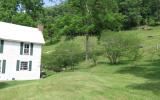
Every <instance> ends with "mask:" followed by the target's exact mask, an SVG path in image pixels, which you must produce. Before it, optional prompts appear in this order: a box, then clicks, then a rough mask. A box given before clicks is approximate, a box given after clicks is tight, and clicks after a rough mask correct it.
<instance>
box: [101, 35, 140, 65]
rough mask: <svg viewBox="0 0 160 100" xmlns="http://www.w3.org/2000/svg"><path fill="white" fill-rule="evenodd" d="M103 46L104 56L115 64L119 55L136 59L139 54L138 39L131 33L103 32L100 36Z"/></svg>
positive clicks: (118, 59)
mask: <svg viewBox="0 0 160 100" xmlns="http://www.w3.org/2000/svg"><path fill="white" fill-rule="evenodd" d="M102 42H103V45H104V47H105V56H106V57H107V58H108V59H109V61H110V63H111V64H117V63H118V62H119V61H120V58H121V57H127V58H132V60H135V59H137V57H138V55H139V44H140V40H139V39H138V38H137V37H136V36H135V35H132V34H125V33H120V32H119V33H113V32H108V34H106V33H104V35H103V38H102Z"/></svg>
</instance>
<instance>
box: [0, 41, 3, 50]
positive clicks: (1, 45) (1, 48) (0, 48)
mask: <svg viewBox="0 0 160 100" xmlns="http://www.w3.org/2000/svg"><path fill="white" fill-rule="evenodd" d="M0 43H1V44H0V53H3V45H4V40H1V42H0Z"/></svg>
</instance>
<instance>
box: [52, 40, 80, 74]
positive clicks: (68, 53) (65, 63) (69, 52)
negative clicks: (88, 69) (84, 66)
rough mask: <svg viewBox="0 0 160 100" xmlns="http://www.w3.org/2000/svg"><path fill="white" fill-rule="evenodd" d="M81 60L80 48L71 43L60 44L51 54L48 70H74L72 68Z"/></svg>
mask: <svg viewBox="0 0 160 100" xmlns="http://www.w3.org/2000/svg"><path fill="white" fill-rule="evenodd" d="M82 59H83V55H82V50H81V47H80V46H79V45H78V44H75V43H73V42H65V43H61V44H60V45H59V46H57V47H56V48H55V51H54V52H53V53H52V61H51V65H50V69H53V70H55V71H62V70H64V69H72V70H74V66H75V65H76V64H78V63H79V62H80V61H81V60H82Z"/></svg>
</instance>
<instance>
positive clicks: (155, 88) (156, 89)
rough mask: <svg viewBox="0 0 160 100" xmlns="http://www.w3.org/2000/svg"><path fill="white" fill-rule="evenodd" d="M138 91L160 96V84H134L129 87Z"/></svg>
mask: <svg viewBox="0 0 160 100" xmlns="http://www.w3.org/2000/svg"><path fill="white" fill-rule="evenodd" d="M127 87H129V88H132V89H136V90H147V91H152V92H153V93H154V94H156V95H160V82H146V83H143V84H132V85H129V86H127Z"/></svg>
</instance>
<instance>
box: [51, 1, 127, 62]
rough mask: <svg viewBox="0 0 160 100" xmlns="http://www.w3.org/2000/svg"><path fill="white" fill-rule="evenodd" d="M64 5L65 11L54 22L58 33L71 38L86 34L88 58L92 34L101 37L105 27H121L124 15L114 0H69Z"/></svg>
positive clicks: (118, 28) (87, 56) (115, 28)
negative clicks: (119, 11)
mask: <svg viewBox="0 0 160 100" xmlns="http://www.w3.org/2000/svg"><path fill="white" fill-rule="evenodd" d="M64 5H65V7H66V9H65V13H63V15H62V16H61V15H60V16H57V17H56V19H55V22H54V23H55V25H54V26H55V27H56V30H57V32H56V33H57V34H61V35H67V37H69V38H73V37H75V36H81V35H85V36H86V60H87V59H88V58H89V55H88V54H89V37H90V36H93V35H94V36H97V37H100V35H101V31H102V30H103V29H105V28H110V29H112V30H120V29H121V26H122V25H121V23H122V21H123V18H124V17H123V15H121V14H119V13H118V7H117V3H116V2H115V1H113V0H108V1H106V0H101V1H99V0H67V1H66V2H65V3H64ZM114 23H116V24H114ZM113 24H114V25H113ZM110 26H113V27H114V28H112V27H110Z"/></svg>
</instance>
